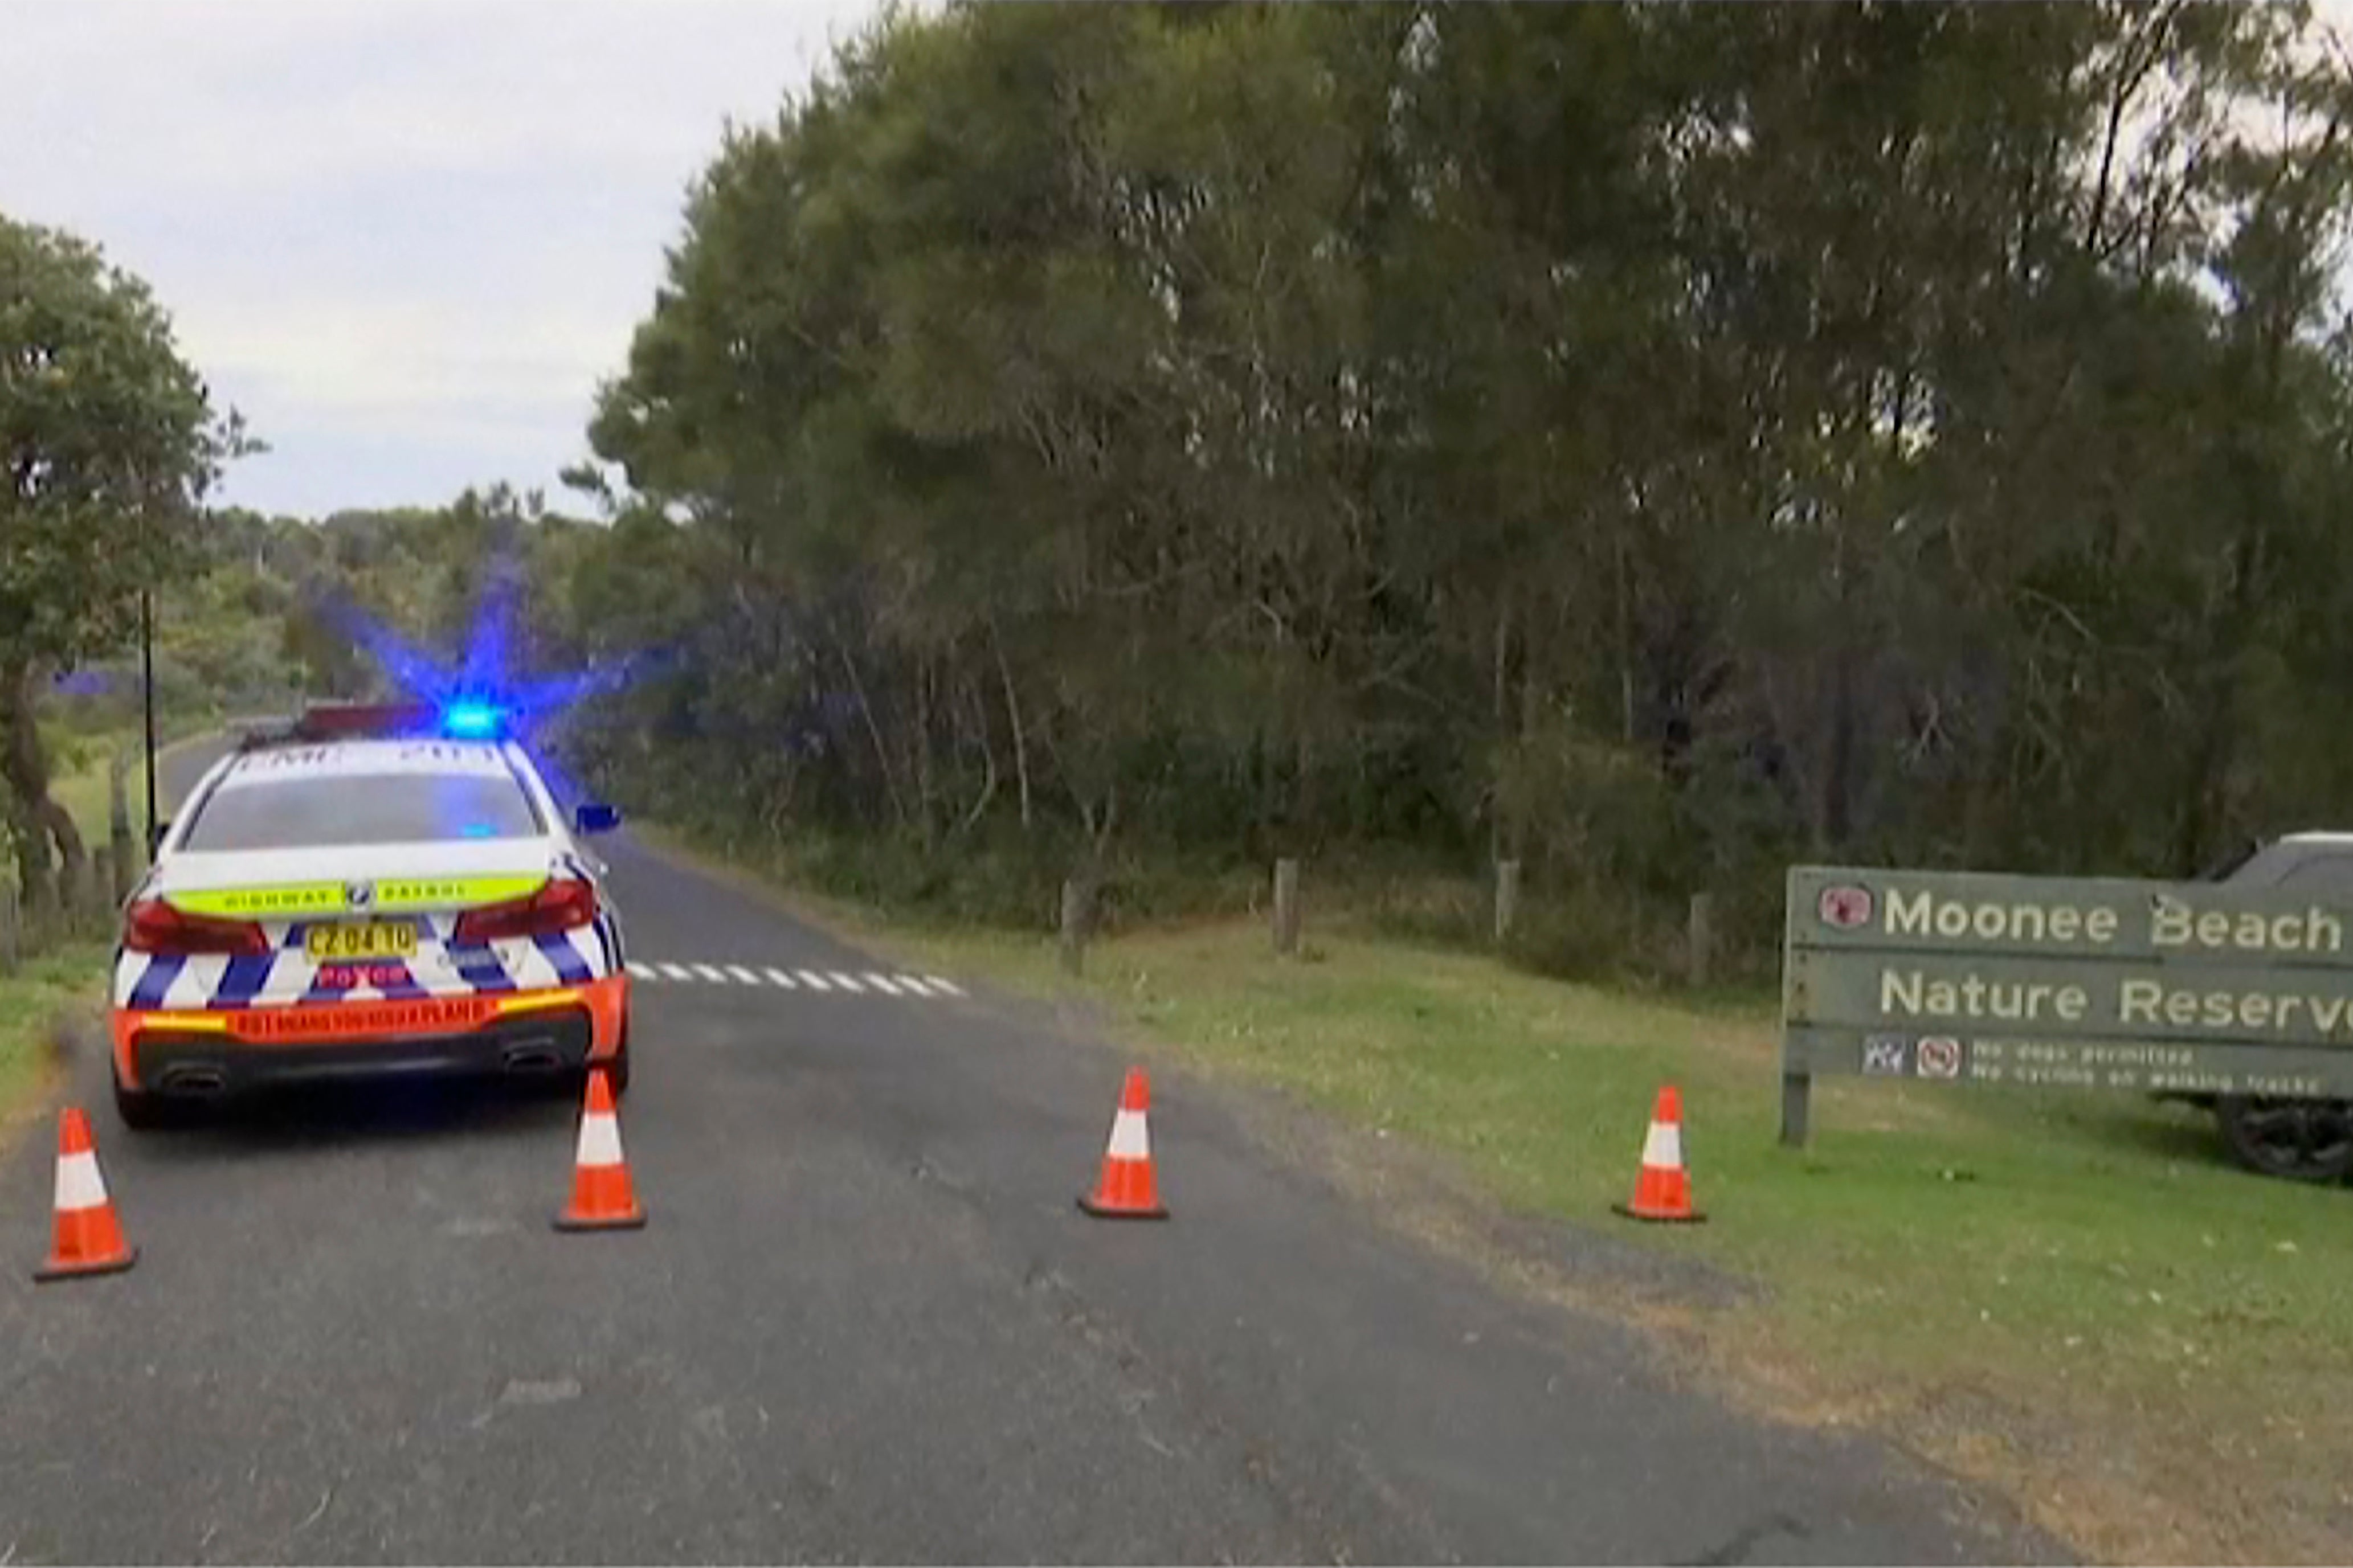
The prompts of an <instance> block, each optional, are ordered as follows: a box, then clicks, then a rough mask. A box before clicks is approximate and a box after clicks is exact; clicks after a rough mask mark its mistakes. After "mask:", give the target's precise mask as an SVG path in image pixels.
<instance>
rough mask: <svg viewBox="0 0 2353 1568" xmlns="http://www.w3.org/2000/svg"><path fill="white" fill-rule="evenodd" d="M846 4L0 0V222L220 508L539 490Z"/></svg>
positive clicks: (832, 34)
mask: <svg viewBox="0 0 2353 1568" xmlns="http://www.w3.org/2000/svg"><path fill="white" fill-rule="evenodd" d="M875 5H876V0H375V3H372V4H360V3H357V0H203V3H195V0H0V8H5V21H0V57H5V58H0V212H5V213H6V214H8V215H9V216H12V217H16V218H19V219H29V220H31V221H33V222H37V223H43V224H49V225H55V226H62V227H65V228H69V229H71V230H73V231H75V232H77V233H79V234H80V235H82V236H83V237H87V238H90V239H93V240H96V241H98V242H99V243H100V244H101V245H103V246H104V247H106V249H107V250H108V252H109V253H110V255H111V257H112V258H113V259H114V260H115V261H117V262H118V263H120V264H121V265H122V266H124V267H126V268H129V269H130V270H132V271H133V272H135V273H137V274H139V275H140V276H142V277H143V278H145V279H147V280H148V281H149V282H150V283H151V284H153V286H154V288H155V289H156V291H157V293H158V294H159V295H160V296H161V297H162V299H163V300H164V303H165V304H166V305H167V306H168V307H169V308H170V310H172V312H173V314H174V319H175V321H176V322H177V326H178V331H179V337H180V343H181V347H182V350H183V352H184V353H185V354H186V355H187V357H188V358H189V359H190V360H191V361H192V362H193V363H195V365H196V366H197V368H198V369H199V370H200V371H202V372H203V374H205V376H206V378H207V379H208V380H209V381H210V382H211V384H212V386H213V389H214V394H215V400H216V404H217V405H234V406H236V407H237V408H239V409H241V410H243V412H244V413H245V415H246V416H247V418H248V420H249V421H250V423H251V424H252V426H253V428H254V431H255V433H256V434H258V435H259V436H260V437H262V438H263V439H264V440H266V441H268V442H269V445H270V447H271V448H272V450H271V451H270V452H269V453H268V454H267V455H265V456H261V457H258V458H248V459H246V460H244V461H243V462H240V463H238V464H237V465H236V466H235V467H234V468H232V469H231V471H230V474H229V477H228V479H227V484H226V486H225V489H224V496H225V499H227V500H231V501H235V502H238V503H241V504H244V505H248V506H252V507H258V508H260V509H262V510H270V511H289V512H295V513H301V514H305V515H313V516H315V515H322V514H323V513H325V512H327V511H331V510H334V509H336V508H338V507H344V506H375V505H397V504H403V503H417V504H427V505H429V504H434V503H438V502H441V501H445V500H449V499H450V498H452V497H453V496H455V495H456V494H457V492H458V491H459V489H461V488H463V487H464V486H466V485H468V484H488V483H489V482H491V481H492V480H495V479H506V480H509V481H510V482H512V483H514V484H516V485H518V486H521V487H524V488H529V487H532V486H539V487H541V488H543V489H546V490H547V491H548V492H549V494H550V498H551V499H552V500H554V499H561V492H560V490H559V489H558V487H557V485H556V481H555V473H556V470H557V469H558V468H562V467H564V466H565V464H567V463H570V462H572V461H574V460H575V459H576V458H579V457H581V456H582V455H583V454H584V453H585V451H586V437H585V435H584V433H583V432H584V429H585V426H586V420H587V416H588V411H589V406H590V403H591V400H592V399H593V397H594V395H595V393H596V384H597V382H598V380H599V378H601V377H604V376H607V375H610V374H615V373H617V371H618V370H619V369H620V368H621V366H622V363H623V360H624V357H625V355H626V353H627V352H628V340H629V332H630V329H631V328H632V327H633V326H634V325H635V324H636V323H637V321H638V320H639V319H640V318H641V317H642V316H643V315H644V314H645V312H646V310H648V309H649V306H650V304H651V301H652V295H653V289H654V287H655V284H656V283H657V282H658V281H659V278H660V275H661V268H662V253H663V249H664V247H666V246H667V245H668V244H670V242H671V241H672V240H673V239H675V238H676V237H677V236H678V234H679V226H680V214H681V202H682V200H683V196H684V193H685V188H686V185H687V183H688V182H689V181H690V180H691V178H692V177H693V175H694V174H696V173H697V172H698V171H699V170H700V169H701V168H702V166H703V165H704V163H706V162H707V161H708V160H709V158H710V157H711V155H712V153H714V152H715V151H716V150H717V147H718V144H719V140H720V135H721V132H722V130H723V126H724V124H725V123H726V121H728V120H729V119H730V118H733V119H735V120H737V121H765V120H767V119H769V118H770V117H772V116H773V115H774V114H775V113H776V110H777V109H778V107H779V106H780V105H781V103H782V102H783V100H784V96H785V94H786V92H787V91H788V90H796V91H797V89H799V88H800V87H801V86H802V85H804V84H805V83H806V82H807V79H808V77H809V74H810V72H811V70H812V68H814V67H815V66H816V65H817V63H818V62H819V61H821V60H822V59H824V58H826V56H827V55H828V53H829V51H830V46H831V44H832V42H833V41H834V40H835V39H837V38H840V37H848V36H849V35H850V34H851V33H854V32H855V31H856V30H857V29H858V28H859V27H860V26H861V25H862V24H863V23H864V22H865V21H866V20H867V19H868V18H869V17H870V16H871V14H872V12H873V10H874V9H875ZM2317 8H2318V9H2319V10H2320V11H2321V13H2322V14H2323V15H2324V16H2327V17H2329V18H2330V19H2331V20H2333V21H2336V22H2337V23H2338V24H2339V25H2340V26H2342V25H2343V23H2344V21H2345V19H2346V18H2348V16H2353V0H2320V3H2319V5H2318V7H2317Z"/></svg>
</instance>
